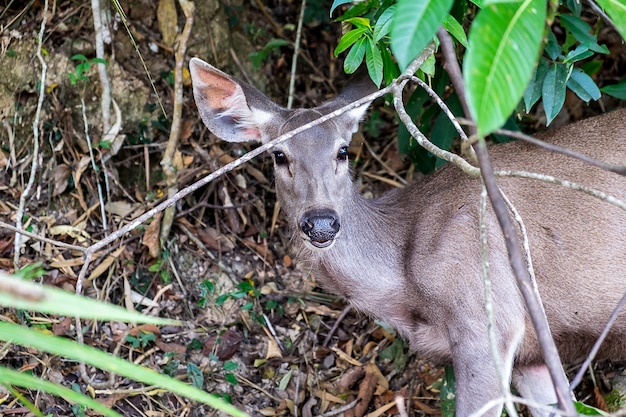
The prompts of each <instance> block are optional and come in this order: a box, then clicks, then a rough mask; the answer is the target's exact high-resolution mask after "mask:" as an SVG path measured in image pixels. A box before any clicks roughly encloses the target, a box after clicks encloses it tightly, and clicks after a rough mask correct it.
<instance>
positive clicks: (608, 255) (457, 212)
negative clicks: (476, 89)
mask: <svg viewBox="0 0 626 417" xmlns="http://www.w3.org/2000/svg"><path fill="white" fill-rule="evenodd" d="M189 66H190V73H191V77H192V84H193V94H194V98H195V103H196V107H197V109H198V112H199V115H200V117H201V119H202V121H203V122H204V124H205V125H206V127H207V128H208V129H209V130H210V131H211V132H212V133H213V134H215V135H216V136H217V137H218V138H220V139H221V140H224V141H227V142H258V143H267V142H268V141H270V140H271V139H272V138H276V137H278V136H279V135H281V134H283V133H286V132H289V131H291V130H293V129H295V128H298V127H300V126H302V125H304V124H306V123H308V122H311V121H312V120H315V119H317V118H319V117H320V116H323V115H327V114H329V113H331V112H333V111H334V110H336V109H339V108H341V107H343V106H345V105H346V104H349V103H352V102H354V101H356V100H358V99H360V98H362V97H365V96H366V95H368V94H370V93H372V92H375V91H377V88H376V87H375V86H374V84H373V83H372V82H371V81H370V80H369V77H367V75H365V76H361V77H355V79H354V80H353V81H352V82H349V83H348V85H347V86H346V87H345V89H344V90H343V91H342V92H341V93H340V94H339V95H338V96H336V97H335V98H334V99H332V100H330V101H328V102H326V103H323V104H321V105H320V106H318V107H314V108H309V109H295V110H289V109H286V108H283V107H281V106H279V105H278V104H275V103H274V102H273V101H272V100H270V99H269V98H267V97H266V96H265V95H264V94H263V93H261V92H260V91H259V90H257V89H256V88H254V87H252V86H250V85H248V84H247V83H245V82H242V81H239V80H238V79H236V78H235V77H232V76H230V75H228V74H226V73H224V72H222V71H220V70H219V69H217V68H215V67H213V66H211V65H210V64H208V63H206V62H204V61H202V60H201V59H199V58H192V59H191V60H190V64H189ZM369 104H370V103H366V104H364V105H363V106H361V107H358V108H356V109H353V110H349V111H347V112H345V113H343V114H341V115H340V116H338V117H335V118H332V119H330V120H328V121H326V122H324V123H321V124H319V125H317V126H314V127H312V128H310V129H308V130H305V131H303V132H301V133H299V134H297V135H295V136H294V137H292V138H291V139H290V140H288V141H285V142H282V143H280V144H278V145H276V146H275V147H273V148H272V149H271V152H272V154H273V161H274V176H275V187H276V193H277V198H278V200H279V203H280V205H281V207H282V210H283V215H284V216H285V217H286V220H287V223H288V225H289V228H290V230H291V234H292V243H291V244H292V245H293V250H294V253H296V254H297V255H298V257H297V258H296V260H298V259H302V260H303V261H306V262H310V264H311V268H312V271H313V273H314V274H315V277H316V279H317V280H318V281H319V283H320V284H321V285H322V286H323V287H324V288H325V289H326V290H328V291H330V292H332V293H335V294H337V295H340V296H341V297H343V298H344V299H345V300H347V301H348V302H349V303H350V304H351V305H352V306H354V307H356V308H357V309H358V310H360V311H362V312H364V313H366V314H368V315H369V316H372V317H375V318H378V319H380V320H383V321H384V322H386V323H387V324H388V325H390V326H392V327H394V328H395V329H396V330H397V331H398V333H399V334H400V335H401V336H402V337H404V338H405V339H406V340H407V341H408V342H409V344H410V346H411V348H412V349H414V350H415V351H416V352H417V353H418V354H420V355H422V356H423V357H425V358H427V359H429V360H430V361H432V362H433V363H450V362H451V363H452V364H453V367H454V375H455V378H456V387H457V388H456V413H457V416H461V417H464V416H468V415H470V414H472V413H474V412H476V411H477V410H480V409H481V407H482V406H484V404H486V403H487V402H488V401H490V400H494V399H497V398H500V397H501V396H502V392H501V385H500V384H499V382H498V381H499V379H498V378H499V375H500V376H502V375H503V376H504V377H505V378H507V380H508V381H510V382H511V383H512V384H513V385H514V386H515V388H516V389H517V391H518V392H519V393H520V395H521V396H522V397H524V398H526V399H528V400H530V401H532V403H533V404H535V407H531V413H532V414H533V415H534V416H543V415H549V414H550V412H549V411H547V410H546V409H545V408H542V407H539V406H537V405H536V404H539V405H546V406H553V405H554V404H555V403H556V402H557V398H556V394H555V390H554V387H553V384H552V380H551V378H550V374H549V373H548V370H547V367H546V365H545V362H544V359H543V357H542V353H541V348H540V345H539V342H538V339H537V336H536V334H535V331H534V329H533V326H532V323H531V321H530V318H529V314H528V311H527V308H526V306H525V304H524V300H523V298H522V296H521V295H520V290H519V288H518V284H517V282H516V279H515V277H514V275H513V272H512V269H511V266H510V262H509V258H508V254H507V251H506V248H505V244H504V238H503V232H502V231H501V229H500V227H499V226H498V222H497V220H496V218H495V215H494V213H493V211H492V210H491V209H488V210H487V213H486V215H485V223H486V226H485V227H486V234H487V237H488V250H487V259H488V261H489V266H490V276H491V281H492V282H491V287H492V288H491V291H492V292H491V294H492V300H493V326H494V328H493V331H494V334H495V340H496V343H495V350H496V352H495V355H496V356H497V358H498V359H499V362H500V364H501V367H502V368H504V370H503V369H498V368H497V366H496V365H495V362H494V360H493V357H494V355H493V350H494V349H493V348H492V346H490V344H489V334H488V332H489V330H488V325H489V323H488V320H487V318H486V310H485V301H486V295H485V291H484V282H483V272H482V261H481V247H480V242H479V236H480V234H479V200H480V199H479V194H480V191H481V187H482V183H481V180H480V179H477V178H472V177H470V176H468V175H466V174H464V173H463V172H462V171H461V170H460V169H458V168H457V167H456V166H454V165H452V164H448V166H445V167H443V168H441V169H439V170H437V171H436V172H435V173H433V174H431V175H428V176H426V178H424V179H423V180H421V181H418V182H415V183H412V184H411V185H409V186H407V187H404V188H396V189H392V190H390V191H387V192H386V193H384V194H382V195H380V196H379V197H377V198H374V199H366V198H364V197H363V196H361V195H360V194H359V192H358V189H357V187H356V186H355V184H354V181H353V179H352V173H351V169H350V163H349V153H348V145H349V144H350V140H351V137H352V135H353V133H354V132H356V131H357V130H358V128H359V124H360V122H361V119H362V118H363V117H364V115H365V113H366V111H367V108H368V106H369ZM541 139H542V140H544V141H546V142H549V143H553V144H557V145H559V146H562V147H566V148H570V149H573V150H577V151H581V152H582V151H584V152H585V153H586V154H587V155H589V156H591V157H593V158H596V159H599V160H602V161H606V162H609V163H613V164H625V163H626V109H623V110H617V111H614V112H611V113H607V114H605V115H601V116H598V117H594V118H589V119H585V120H583V121H580V122H576V123H573V124H570V125H566V126H564V127H562V128H559V129H556V130H551V131H548V133H545V134H543V136H541ZM489 152H490V157H491V158H492V163H493V165H494V167H495V169H497V170H526V171H533V172H543V173H545V174H549V175H552V176H554V177H558V178H562V179H565V180H568V181H573V182H576V183H582V184H586V185H588V186H590V187H594V188H597V189H599V190H602V191H604V192H606V193H608V194H610V195H613V196H614V197H616V198H618V199H621V200H622V201H625V200H626V178H624V177H622V176H619V175H616V174H613V173H609V172H607V171H604V170H602V169H600V168H596V167H594V166H590V165H587V164H584V163H582V162H581V161H578V160H575V159H571V158H568V157H566V156H563V155H561V154H558V153H551V152H548V151H546V150H545V149H542V148H541V147H537V146H534V145H530V144H528V143H525V142H522V141H515V142H510V143H507V144H502V145H497V146H492V147H490V149H489ZM499 185H500V187H501V189H502V190H503V191H504V192H505V193H506V195H507V196H508V198H509V199H510V200H511V202H512V204H513V205H514V206H515V207H516V208H517V210H518V212H519V213H520V215H521V217H522V219H523V221H524V224H525V227H526V233H527V236H528V241H529V245H530V249H531V253H532V262H533V265H534V271H535V275H536V285H537V287H538V290H539V292H540V294H541V297H542V301H543V304H544V309H545V313H546V316H547V319H548V323H549V325H550V328H551V331H552V336H553V338H554V341H555V343H556V346H557V349H558V351H559V354H560V357H561V359H562V360H563V361H564V362H566V363H576V362H578V361H581V360H582V359H584V358H585V356H586V355H587V353H588V352H589V350H590V348H591V347H592V346H593V343H594V342H595V340H596V339H597V338H598V336H599V334H600V332H601V331H602V329H603V327H604V324H605V323H606V321H607V319H608V317H609V316H610V315H611V313H612V312H613V310H614V309H615V307H616V305H617V304H618V302H619V301H620V299H621V297H622V296H623V294H624V293H625V292H626V212H625V211H624V210H622V209H620V208H618V207H616V206H614V205H610V204H607V203H605V202H602V201H600V200H598V199H596V198H594V197H592V196H590V195H587V194H584V193H581V192H579V191H574V190H571V189H565V188H563V187H561V186H558V185H555V184H550V183H547V182H542V181H537V180H528V179H520V178H506V177H505V178H499ZM619 314H620V316H619V318H618V320H617V321H616V322H615V325H614V326H613V327H612V328H611V330H610V332H609V334H608V336H607V338H606V340H605V341H604V343H603V344H602V346H601V348H600V350H599V352H598V356H597V358H609V359H613V360H619V359H626V312H624V311H622V312H620V313H619ZM499 372H500V374H499ZM507 383H508V382H507ZM501 410H502V404H501V403H499V405H496V406H494V407H492V408H491V409H489V410H488V411H487V412H486V413H485V414H484V415H488V416H493V417H496V416H500V412H501Z"/></svg>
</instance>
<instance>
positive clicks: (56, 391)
mask: <svg viewBox="0 0 626 417" xmlns="http://www.w3.org/2000/svg"><path fill="white" fill-rule="evenodd" d="M0 384H2V385H14V386H18V387H22V388H28V389H33V390H41V391H45V392H48V393H50V394H53V395H56V396H58V397H63V398H65V399H66V400H68V401H70V402H72V403H76V404H80V405H84V406H85V407H89V408H91V409H92V410H94V411H98V412H99V413H102V414H103V415H105V416H108V417H122V415H121V414H119V413H117V412H115V411H113V410H111V409H110V408H109V407H106V406H105V405H103V404H101V403H99V402H98V401H96V400H94V399H93V398H90V397H88V396H87V395H85V394H83V393H80V392H76V391H74V390H71V389H69V388H66V387H64V386H62V385H58V384H54V383H52V382H50V381H46V380H43V379H41V378H36V377H34V376H32V375H30V374H27V373H24V372H18V371H16V370H14V369H8V368H3V367H0Z"/></svg>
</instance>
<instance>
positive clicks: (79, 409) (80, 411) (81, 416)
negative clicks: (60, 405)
mask: <svg viewBox="0 0 626 417" xmlns="http://www.w3.org/2000/svg"><path fill="white" fill-rule="evenodd" d="M72 390H74V391H75V392H77V393H79V394H82V391H81V390H80V386H79V385H78V384H77V383H76V382H73V383H72ZM85 410H86V407H85V406H84V405H82V404H72V413H73V414H74V415H75V416H76V417H85Z"/></svg>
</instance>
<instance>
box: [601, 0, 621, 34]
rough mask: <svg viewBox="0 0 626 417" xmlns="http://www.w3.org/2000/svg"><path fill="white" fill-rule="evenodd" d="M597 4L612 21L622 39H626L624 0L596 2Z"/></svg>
mask: <svg viewBox="0 0 626 417" xmlns="http://www.w3.org/2000/svg"><path fill="white" fill-rule="evenodd" d="M597 3H598V4H599V5H600V7H602V8H603V9H604V11H605V12H606V14H608V15H609V17H610V18H611V20H613V23H614V24H615V27H616V28H617V31H618V32H619V33H620V35H622V38H624V39H626V3H625V2H624V0H597Z"/></svg>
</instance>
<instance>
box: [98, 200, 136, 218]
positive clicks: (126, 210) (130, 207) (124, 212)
mask: <svg viewBox="0 0 626 417" xmlns="http://www.w3.org/2000/svg"><path fill="white" fill-rule="evenodd" d="M140 206H141V204H139V203H135V204H130V203H129V202H127V201H109V202H107V203H106V204H105V205H104V210H105V211H106V212H107V213H110V214H113V215H114V216H119V217H121V218H125V217H127V216H129V215H130V214H131V213H132V212H134V211H135V210H136V209H137V208H138V207H140Z"/></svg>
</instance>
